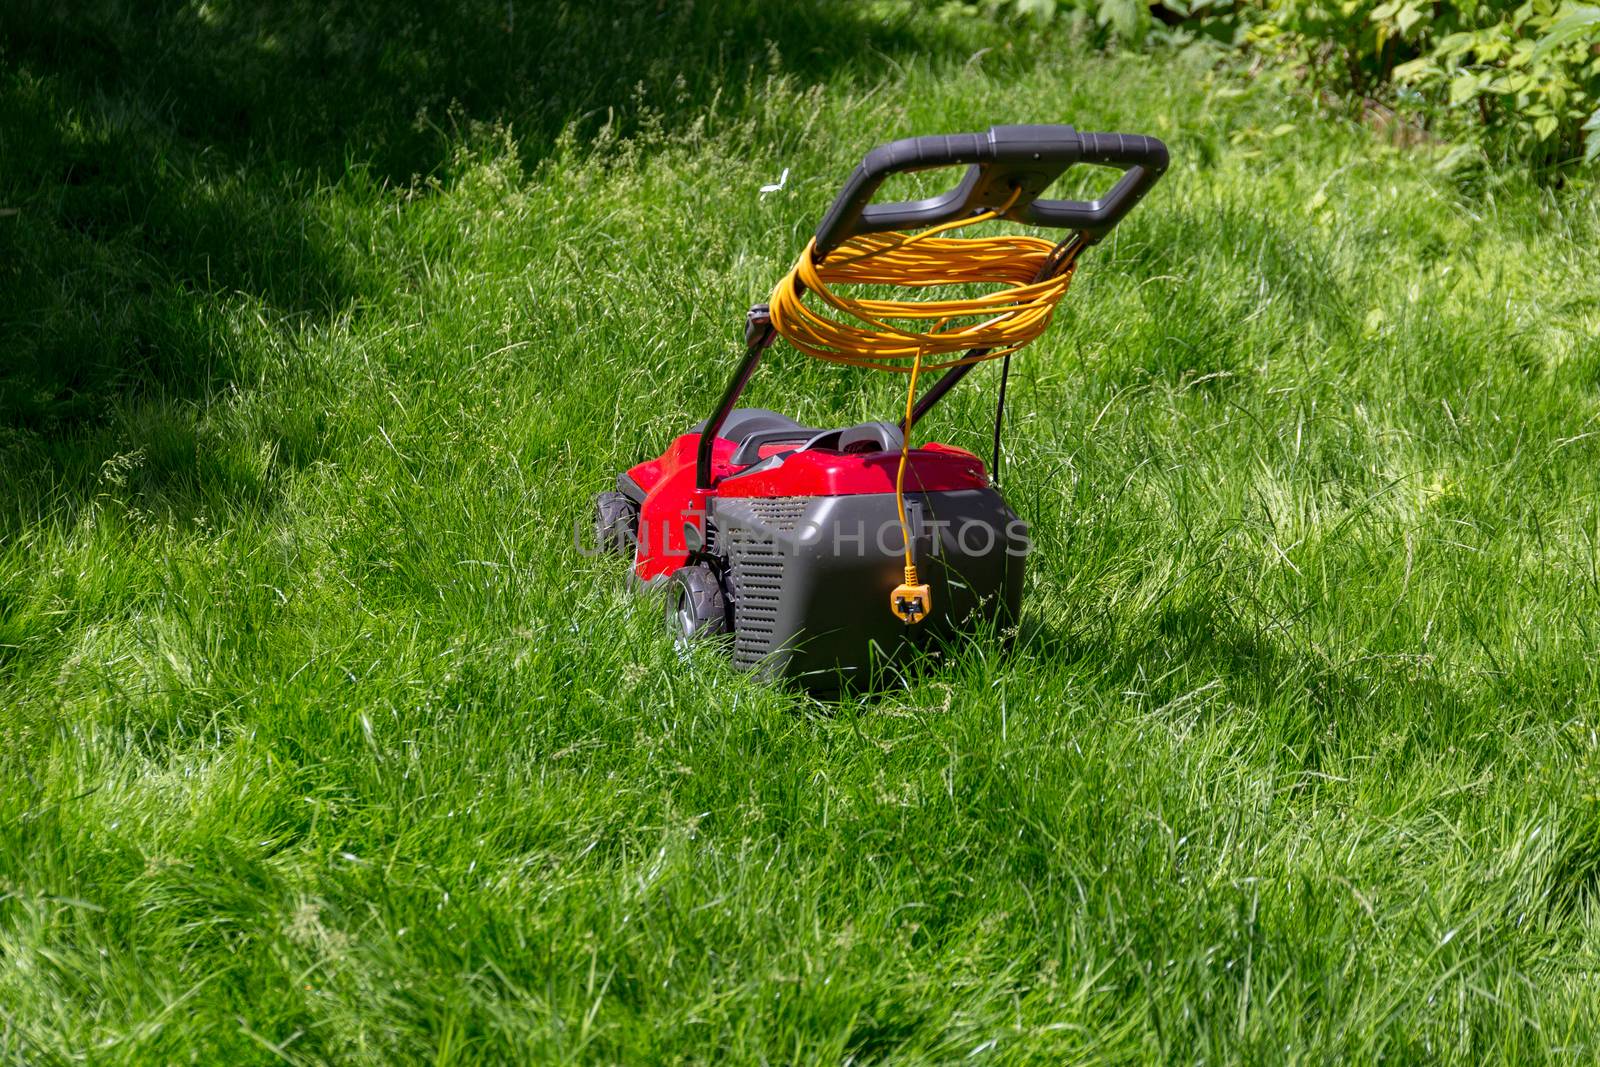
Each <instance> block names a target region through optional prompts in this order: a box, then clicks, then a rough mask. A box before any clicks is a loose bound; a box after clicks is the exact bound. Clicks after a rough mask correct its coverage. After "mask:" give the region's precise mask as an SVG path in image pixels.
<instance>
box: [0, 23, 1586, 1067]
mask: <svg viewBox="0 0 1600 1067" xmlns="http://www.w3.org/2000/svg"><path fill="white" fill-rule="evenodd" d="M73 7H74V8H81V9H82V10H76V11H75V12H74V13H72V14H70V15H67V14H61V13H59V12H58V11H57V10H56V8H55V6H54V5H47V4H42V3H40V4H35V3H33V2H32V0H25V2H22V3H19V4H17V5H14V6H11V7H10V8H9V9H8V10H7V11H6V12H5V13H4V14H0V159H3V160H4V166H3V167H0V338H3V343H0V707H3V710H0V1059H3V1060H5V1061H6V1062H17V1063H29V1064H33V1063H57V1062H80V1061H87V1062H91V1063H168V1062H187V1061H193V1062H201V1063H220V1062H229V1063H254V1062H261V1063H270V1062H278V1061H287V1062H290V1063H308V1064H309V1063H322V1062H333V1063H385V1064H387V1063H396V1062H431V1063H439V1064H445V1063H467V1062H524V1063H531V1062H568V1061H578V1062H629V1063H640V1062H663V1061H676V1062H685V1061H686V1062H703V1063H713V1062H716V1063H721V1062H738V1063H746V1062H748V1063H780V1062H781V1063H812V1062H829V1063H842V1062H852V1063H865V1062H875V1061H891V1062H896V1063H934V1062H954V1061H961V1062H973V1063H981V1062H991V1061H993V1062H1005V1063H1021V1062H1037V1063H1049V1064H1061V1063H1077V1062H1084V1063H1102V1062H1104V1063H1113V1062H1117V1063H1130V1062H1150V1061H1170V1062H1186V1063H1206V1064H1216V1063H1227V1062H1263V1063H1279V1062H1296V1063H1343V1062H1375V1061H1378V1060H1380V1059H1381V1060H1385V1061H1388V1062H1402V1063H1408V1062H1427V1063H1433V1062H1461V1063H1484V1062H1530V1061H1540V1060H1555V1061H1578V1062H1593V1061H1594V1059H1595V1058H1596V1057H1597V1056H1600V973H1597V972H1600V739H1597V737H1600V734H1597V730H1600V658H1597V652H1600V650H1597V640H1600V341H1597V339H1596V338H1597V336H1600V206H1597V202H1596V200H1595V198H1594V194H1593V188H1592V185H1591V186H1589V187H1587V188H1586V187H1585V186H1583V185H1582V184H1581V182H1569V183H1568V184H1567V186H1566V187H1565V188H1558V187H1556V186H1555V185H1554V184H1553V183H1551V182H1549V181H1546V182H1545V183H1544V184H1542V185H1541V184H1535V183H1533V182H1532V181H1530V180H1529V179H1527V178H1526V177H1524V176H1522V175H1521V174H1519V173H1518V172H1517V171H1516V170H1515V169H1494V168H1491V169H1483V170H1478V171H1473V172H1468V173H1454V174H1446V173H1443V172H1440V171H1438V170H1436V169H1435V167H1434V162H1435V160H1436V158H1437V157H1438V156H1439V155H1440V154H1441V153H1442V151H1443V150H1442V149H1435V148H1433V147H1431V146H1429V145H1426V144H1424V145H1421V146H1418V147H1411V148H1397V147H1394V146H1392V144H1391V143H1390V142H1389V139H1387V138H1386V137H1384V136H1382V135H1380V134H1379V133H1377V132H1375V131H1373V130H1372V129H1369V128H1367V127H1365V126H1362V125H1359V124H1357V123H1354V122H1351V121H1348V120H1346V119H1344V118H1341V117H1340V116H1339V115H1338V114H1335V113H1331V112H1329V111H1327V110H1326V109H1322V110H1314V109H1313V108H1312V107H1311V104H1310V101H1309V99H1308V98H1304V97H1301V96H1297V95H1293V94H1288V93H1285V92H1284V91H1283V90H1282V89H1281V88H1277V87H1274V85H1273V84H1269V83H1268V82H1266V81H1260V82H1251V81H1247V80H1245V79H1243V78H1241V77H1238V76H1235V75H1228V74H1221V75H1218V74H1214V73H1209V71H1210V68H1211V59H1210V58H1209V57H1208V56H1206V55H1201V54H1190V53H1186V52H1178V51H1158V52H1154V53H1151V54H1147V55H1144V56H1107V55H1102V54H1097V53H1093V52H1090V51H1088V50H1086V49H1085V48H1083V47H1082V46H1081V45H1079V44H1076V43H1074V41H1073V40H1072V39H1071V38H1070V37H1069V36H1068V35H1067V34H1066V33H1065V32H1064V31H1058V32H1056V33H1045V34H1035V33H1033V32H1031V31H1029V32H1023V31H1021V30H1019V29H1016V28H1014V27H1013V28H1006V27H1004V26H997V25H995V24H993V23H990V22H988V21H986V20H982V19H940V18H937V17H935V16H933V15H931V14H928V13H926V12H925V11H921V10H920V9H911V8H905V9H901V8H897V7H892V6H890V5H882V6H878V7H875V6H869V5H864V4H837V5H835V4H829V3H823V2H820V0H808V2H806V3H796V4H789V5H785V4H775V3H768V4H758V3H755V2H753V0H751V2H743V0H729V2H725V3H722V4H712V3H701V4H696V5H688V4H684V5H674V4H666V5H657V4H655V3H653V2H652V3H638V4H631V3H630V4H617V5H607V4H581V5H580V4H572V5H557V4H530V3H526V2H516V3H510V4H507V3H504V2H502V0H494V2H492V3H490V2H486V3H481V4H467V5H465V6H464V7H463V8H462V9H461V10H459V11H452V12H448V13H439V12H437V11H435V10H434V8H433V7H432V6H430V5H423V4H420V3H409V2H407V3H399V4H396V5H393V6H392V7H387V8H384V9H383V13H382V14H381V15H380V14H373V13H370V12H367V11H365V10H363V9H362V8H360V7H355V6H351V5H342V4H331V5H323V4H316V5H313V4H308V3H298V2H289V0H283V2H276V0H274V2H269V3H262V4H251V5H246V4H243V3H234V2H231V0H230V2H218V3H210V4H188V3H165V4H160V5H153V6H151V5H133V4H131V3H120V2H114V0H103V2H97V3H93V4H85V5H73ZM147 8H149V10H147ZM1027 121H1041V122H1047V121H1067V122H1073V123H1075V124H1076V125H1078V126H1080V127H1081V128H1084V129H1092V130H1111V131H1127V132H1140V133H1149V134H1154V135H1156V136H1159V137H1161V138H1163V139H1164V140H1166V141H1167V143H1168V145H1169V146H1170V148H1171V152H1172V157H1173V165H1172V168H1171V170H1170V172H1169V173H1168V175H1167V177H1166V178H1165V179H1164V180H1163V181H1162V183H1161V184H1160V185H1159V186H1158V187H1157V188H1156V190H1155V191H1154V192H1153V193H1152V194H1151V195H1150V197H1149V198H1148V199H1147V200H1146V201H1145V202H1144V203H1143V204H1142V205H1141V206H1140V207H1139V208H1138V209H1137V211H1135V213H1134V214H1133V215H1132V216H1130V218H1129V219H1128V220H1127V221H1126V222H1125V223H1124V224H1123V225H1122V227H1120V228H1119V230H1118V231H1117V232H1116V234H1115V236H1114V238H1113V239H1111V240H1108V241H1107V242H1105V243H1104V244H1102V245H1100V246H1098V247H1096V248H1094V249H1093V250H1091V251H1090V252H1089V253H1088V254H1087V255H1086V256H1085V258H1084V261H1083V264H1082V267H1081V269H1080V271H1079V273H1078V276H1077V280H1076V282H1075V283H1074V288H1073V291H1072V292H1071V294H1069V296H1068V298H1067V301H1066V302H1065V304H1064V305H1063V307H1062V310H1061V312H1060V314H1059V315H1058V316H1057V319H1056V323H1055V325H1054V327H1053V328H1052V330H1051V332H1050V333H1049V334H1047V335H1046V337H1045V338H1044V339H1043V340H1042V341H1040V342H1039V343H1037V344H1036V345H1034V346H1033V347H1031V348H1030V349H1028V350H1027V351H1025V352H1024V353H1023V354H1022V355H1021V356H1020V357H1019V358H1018V360H1017V362H1016V365H1015V366H1014V368H1013V377H1012V386H1011V393H1010V406H1009V417H1008V438H1007V441H1008V450H1007V457H1006V466H1005V471H1004V481H1005V488H1006V492H1007V494H1008V496H1009V498H1010V499H1011V500H1012V502H1013V504H1014V505H1015V506H1016V507H1017V509H1018V511H1019V512H1021V514H1022V515H1023V516H1024V517H1025V518H1026V519H1028V520H1029V522H1031V523H1032V525H1033V535H1034V539H1035V541H1036V542H1037V551H1036V553H1035V554H1034V556H1033V557H1032V558H1031V561H1030V564H1029V566H1030V573H1029V578H1028V590H1027V601H1026V608H1025V617H1024V619H1023V621H1022V624H1021V626H1020V628H1019V631H1018V633H1017V635H1016V638H1015V641H1014V642H1013V643H1012V644H1011V645H1010V646H1009V647H1004V648H1003V647H999V646H997V645H995V644H992V643H987V642H979V643H973V644H971V645H969V646H966V647H962V648H960V649H958V650H957V653H956V654H955V655H954V656H952V657H951V658H952V660H953V662H950V663H949V664H947V665H945V666H942V667H939V668H938V669H934V670H928V671H923V672H921V673H918V674H916V675H914V676H913V677H912V679H911V680H910V682H909V683H908V685H906V686H904V687H899V688H894V689H891V690H889V691H886V692H882V693H878V694H872V695H866V696H858V697H855V698H851V699H848V700H845V701H843V702H839V703H822V702H817V701H813V700H811V699H809V698H807V697H805V696H804V695H803V694H800V693H798V692H794V691H789V690H785V689H783V688H780V687H776V686H773V685H770V684H767V683H763V682H761V681H759V680H756V679H753V678H750V677H746V676H744V675H742V674H740V673H739V672H737V671H735V670H734V669H733V668H732V667H730V666H729V665H728V664H727V663H725V662H724V660H723V659H722V658H721V657H719V655H718V654H717V653H716V652H715V650H703V653H697V654H694V655H692V656H689V657H688V658H682V657H680V656H679V655H678V654H677V653H676V652H675V651H674V649H673V647H672V645H671V643H670V641H669V640H668V639H667V637H666V636H665V632H664V629H663V627H662V624H661V619H660V606H659V604H658V603H657V602H656V601H654V600H652V599H650V598H648V597H644V596H640V595H638V594H635V593H633V592H631V591H630V590H629V589H628V588H627V586H626V584H625V582H624V571H625V567H624V566H622V565H620V564H619V563H618V562H617V561H616V560H614V559H605V558H593V557H591V556H589V555H585V554H582V553H580V552H579V551H577V549H576V548H575V547H574V530H575V524H577V525H582V524H585V523H587V521H588V518H589V514H590V512H589V506H590V505H589V501H590V499H591V497H592V494H593V493H594V492H595V491H596V490H599V489H602V488H607V487H608V486H609V485H610V483H611V480H612V479H613V477H614V476H615V473H616V472H617V471H618V470H620V469H622V468H625V467H627V466H629V465H631V464H633V463H635V462H637V461H638V460H640V459H642V458H645V457H647V456H649V455H653V454H655V453H656V452H658V451H659V450H660V448H661V447H662V446H663V445H664V444H665V442H666V441H667V440H668V439H670V437H671V436H672V435H674V434H676V433H678V432H680V431H682V430H683V429H684V428H685V427H687V426H688V425H690V424H691V423H693V422H695V421H697V420H699V419H701V418H703V417H705V415H706V414H707V413H708V412H709V409H710V407H711V405H712V403H713V402H714V400H715V397H716V394H717V393H718V391H719V390H720V388H721V386H722V383H723V380H724V378H725V376H726V375H727V373H728V371H729V368H730V366H731V363H732V360H733V358H734V356H735V355H736V352H737V346H738V339H739V336H740V331H741V325H742V318H743V313H744V311H745V309H746V308H747V307H748V306H749V304H751V303H752V302H754V301H757V300H761V299H764V298H765V296H766V294H767V293H768V292H769V291H770V288H771V286H772V284H773V283H774V282H775V281H776V280H777V279H778V278H779V276H780V275H781V274H782V273H783V271H784V270H786V269H787V267H788V266H789V264H790V263H791V262H792V260H793V257H794V256H795V254H796V253H797V252H798V251H799V249H800V248H801V247H802V246H803V244H804V241H805V238H806V236H807V235H808V233H809V231H810V230H811V228H812V227H814V226H815V224H816V221H817V219H818V218H819V217H820V215H821V213H822V212H823V210H824V209H825V208H826V206H827V204H828V203H829V201H830V199H831V197H832V195H833V194H834V192H835V191H836V189H837V186H838V185H839V184H840V183H841V182H842V181H843V179H844V178H845V176H846V175H847V174H848V173H849V171H850V169H851V168H852V167H853V166H854V165H855V164H856V162H857V161H858V160H859V158H860V156H861V155H862V154H863V153H864V152H865V151H866V150H867V149H868V148H870V147H871V146H872V145H874V144H876V143H878V142H880V141H884V140H887V139H890V138H891V137H896V136H904V135H910V134H916V133H929V132H950V131H965V130H981V129H983V128H985V127H987V126H988V125H990V124H991V123H1001V122H1027ZM785 168H788V170H789V172H790V173H789V179H788V181H787V183H786V184H785V186H784V188H783V189H782V190H781V191H779V192H776V193H769V194H767V195H765V196H762V195H760V194H759V193H758V189H759V187H760V186H761V185H763V184H767V183H772V182H775V181H776V179H777V178H778V175H779V174H780V173H782V171H783V170H784V169H785ZM994 382H995V370H994V369H993V368H983V369H980V371H979V372H978V373H976V374H974V375H973V376H972V378H970V379H969V381H968V383H966V384H967V385H968V386H971V387H970V388H967V387H964V388H963V389H962V390H959V391H957V392H956V393H955V394H952V397H951V399H950V400H949V401H948V402H947V403H946V404H945V405H944V406H942V407H941V408H940V409H939V411H938V412H937V413H936V415H935V416H934V417H933V418H932V419H931V420H930V422H929V424H928V425H926V427H925V429H926V431H927V432H928V433H929V434H930V435H932V436H934V437H937V438H939V439H941V440H946V441H949V442H951V443H954V444H959V445H964V446H967V447H970V448H973V449H975V450H977V451H980V452H981V451H984V450H985V444H986V441H987V433H988V420H989V418H990V416H991V414H992V402H993V401H992V396H993V394H992V389H993V385H994ZM903 387H904V382H903V380H901V379H898V378H891V377H890V376H887V375H872V374H869V373H867V372H862V371H855V370H846V369H841V368H836V367H829V366H823V365H821V364H818V363H815V362H812V361H808V360H805V359H804V358H803V357H801V356H799V355H797V354H795V353H794V352H793V351H792V350H786V349H785V348H784V347H783V345H782V344H781V343H780V345H779V346H778V348H777V349H775V351H774V353H773V355H772V356H771V357H770V358H769V361H768V364H767V366H766V367H765V368H764V373H762V374H759V375H758V376H757V377H756V379H755V381H754V383H753V386H752V389H751V391H750V393H749V394H748V397H747V400H748V402H749V403H752V404H762V405H764V406H769V407H775V408H778V409H780V410H784V411H786V412H788V413H791V414H793V415H795V416H797V417H800V418H802V419H806V420H815V424H818V425H842V424H846V423H848V422H852V421H857V420H861V419H866V418H892V417H893V413H894V411H895V410H896V405H897V404H899V403H903V393H902V392H901V390H902V389H903Z"/></svg>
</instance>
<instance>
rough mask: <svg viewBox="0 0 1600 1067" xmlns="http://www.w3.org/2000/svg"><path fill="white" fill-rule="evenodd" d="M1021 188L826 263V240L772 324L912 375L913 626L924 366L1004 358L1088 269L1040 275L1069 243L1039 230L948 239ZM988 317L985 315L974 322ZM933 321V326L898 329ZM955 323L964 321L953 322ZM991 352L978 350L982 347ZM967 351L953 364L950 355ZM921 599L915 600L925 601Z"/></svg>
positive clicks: (899, 499)
mask: <svg viewBox="0 0 1600 1067" xmlns="http://www.w3.org/2000/svg"><path fill="white" fill-rule="evenodd" d="M1019 195H1020V190H1018V191H1014V192H1013V193H1012V194H1011V199H1010V200H1008V201H1006V203H1005V204H1004V205H1003V206H1001V207H999V208H996V209H994V210H992V211H985V212H982V213H980V214H977V215H974V216H972V217H971V218H967V219H958V220H956V221H955V222H947V223H945V224H943V225H941V226H934V227H932V228H931V229H927V230H924V231H922V232H921V233H918V234H915V235H912V236H909V237H908V236H906V235H904V234H895V233H890V234H863V235H861V236H857V237H852V238H850V239H849V240H848V241H846V242H844V243H843V244H842V245H840V246H839V247H838V248H837V249H836V250H834V251H833V252H830V253H829V254H828V255H827V256H826V257H824V258H823V259H821V260H820V261H819V260H818V258H817V256H816V241H815V240H813V241H811V242H810V243H809V244H807V246H806V249H805V251H804V252H802V253H801V254H800V259H799V261H798V262H797V263H795V265H794V268H793V269H792V270H791V271H790V272H789V273H788V274H787V275H785V276H784V279H783V280H782V281H781V282H779V283H778V287H777V289H775V290H774V291H773V294H772V299H771V302H770V307H771V314H772V325H773V327H774V328H775V329H776V330H777V332H778V333H779V334H781V335H782V336H783V337H785V338H787V339H788V341H789V343H790V344H792V345H794V347H795V348H797V349H799V350H800V351H802V352H804V353H805V354H806V355H808V356H814V357H816V358H817V359H822V360H827V361H828V362H830V363H841V364H844V365H846V366H851V367H870V368H872V369H873V370H883V371H890V372H893V373H896V374H907V375H910V382H909V383H908V386H909V387H908V388H907V390H906V417H905V422H904V423H903V424H902V425H903V426H904V427H905V429H906V439H905V440H904V441H903V442H902V443H901V446H900V466H899V469H898V470H897V471H896V473H895V486H894V493H895V506H896V508H897V509H898V511H899V516H900V531H901V534H902V536H903V537H904V539H905V558H906V565H905V578H906V580H905V584H904V585H902V586H901V587H900V588H899V589H896V590H895V592H894V594H893V595H892V596H891V598H890V607H891V609H892V610H893V611H894V612H895V614H897V615H899V616H900V617H901V618H902V619H904V620H905V621H906V622H909V623H915V622H920V621H921V619H922V618H923V617H925V616H926V615H927V613H928V610H929V609H930V608H931V600H930V597H929V589H928V587H927V586H924V585H920V584H919V583H918V581H917V567H916V560H915V557H914V555H913V552H912V544H911V527H910V524H909V523H908V522H907V521H906V504H905V475H906V461H907V458H908V456H909V454H910V448H911V440H910V427H911V413H912V409H913V405H914V403H915V400H916V395H917V377H918V375H919V374H920V373H921V372H922V371H924V370H930V371H933V370H948V369H949V368H951V367H958V366H962V365H964V364H967V363H978V362H981V361H983V360H989V359H999V358H1001V357H1002V356H1007V355H1009V354H1011V353H1012V352H1015V351H1017V349H1019V348H1021V347H1022V346H1023V345H1026V344H1027V343H1028V342H1029V341H1032V340H1033V339H1034V338H1036V337H1038V336H1039V335H1040V334H1041V333H1043V332H1044V331H1045V329H1046V328H1047V327H1049V325H1050V320H1051V318H1052V316H1053V315H1054V314H1055V309H1056V305H1057V304H1058V303H1060V301H1061V298H1062V297H1063V296H1065V295H1066V292H1067V288H1068V287H1069V286H1070V285H1071V284H1072V273H1073V270H1074V268H1075V267H1076V265H1077V262H1076V260H1077V250H1078V249H1079V248H1080V247H1081V246H1079V245H1074V246H1073V247H1072V251H1071V252H1070V253H1069V255H1070V256H1071V259H1069V260H1068V261H1066V262H1065V263H1063V264H1061V265H1060V267H1059V268H1058V269H1055V270H1053V271H1051V272H1049V277H1047V278H1045V279H1044V280H1043V281H1038V280H1036V279H1037V278H1038V276H1039V274H1040V272H1041V269H1042V268H1044V267H1045V266H1046V264H1047V262H1048V261H1049V259H1050V257H1051V255H1052V254H1053V253H1055V251H1056V249H1057V246H1056V245H1055V244H1053V243H1052V242H1050V241H1046V240H1044V239H1042V238H1039V237H1029V236H1026V235H1021V234H1005V235H997V236H991V237H969V238H939V237H938V236H937V235H938V234H941V233H944V232H946V231H949V230H954V229H958V228H960V227H964V226H973V225H976V224H977V223H980V222H987V221H989V220H991V219H994V218H998V217H999V216H1000V215H1003V214H1004V213H1005V212H1006V211H1008V210H1010V209H1011V206H1012V205H1013V204H1014V203H1016V201H1017V197H1018V196H1019ZM836 285H883V286H907V287H912V288H919V289H924V288H932V287H935V286H945V285H998V286H999V287H1000V288H998V289H995V290H993V291H991V292H988V293H985V294H982V295H979V296H970V297H961V298H957V299H945V300H904V299H874V298H867V297H861V298H853V297H846V296H841V295H840V294H838V293H837V292H835V291H834V289H833V287H834V286H836ZM806 292H809V293H813V294H815V295H816V297H817V299H819V300H820V301H822V302H823V303H824V304H825V305H827V306H828V307H830V308H832V309H834V311H837V312H840V313H842V314H843V315H844V316H848V317H849V318H852V319H854V320H856V322H857V323H860V324H861V325H854V324H851V323H848V322H843V321H840V320H839V319H838V318H833V317H830V316H828V315H827V314H824V313H820V312H817V311H813V310H812V309H811V308H809V307H807V306H806V304H805V302H804V301H803V300H802V299H801V297H802V294H803V293H806ZM972 319H978V320H979V321H977V322H970V321H967V320H972ZM889 320H902V321H906V322H908V323H909V324H920V323H925V322H929V321H931V322H932V323H933V325H932V326H931V327H929V328H927V329H921V330H918V329H914V328H911V326H910V325H907V326H904V327H902V326H897V325H894V324H893V323H892V322H891V321H889ZM952 322H954V323H956V325H951V323H952ZM974 349H977V350H981V351H978V352H976V353H973V352H972V350H974ZM958 352H960V353H972V354H963V355H961V356H960V357H958V358H956V359H949V360H944V361H942V362H932V363H929V362H925V361H926V360H929V359H934V360H937V359H938V358H939V357H940V356H948V355H951V354H954V353H958ZM913 605H914V606H913Z"/></svg>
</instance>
